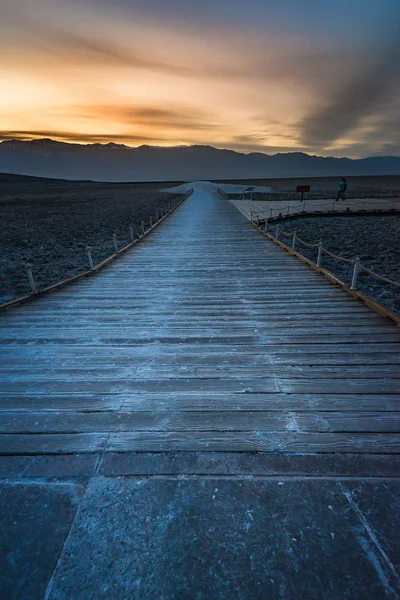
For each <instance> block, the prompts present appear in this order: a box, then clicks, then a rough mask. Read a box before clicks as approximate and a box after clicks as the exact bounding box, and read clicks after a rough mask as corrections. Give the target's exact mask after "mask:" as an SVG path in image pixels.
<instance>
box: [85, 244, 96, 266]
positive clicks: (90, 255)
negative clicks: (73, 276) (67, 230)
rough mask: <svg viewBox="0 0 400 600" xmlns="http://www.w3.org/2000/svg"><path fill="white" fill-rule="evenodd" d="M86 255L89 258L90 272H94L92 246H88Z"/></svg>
mask: <svg viewBox="0 0 400 600" xmlns="http://www.w3.org/2000/svg"><path fill="white" fill-rule="evenodd" d="M86 254H87V257H88V261H89V267H90V270H91V271H94V266H93V258H92V248H91V246H86Z"/></svg>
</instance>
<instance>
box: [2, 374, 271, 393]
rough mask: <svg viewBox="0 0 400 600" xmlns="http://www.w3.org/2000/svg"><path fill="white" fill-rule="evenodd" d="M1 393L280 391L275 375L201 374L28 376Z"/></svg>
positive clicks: (6, 384)
mask: <svg viewBox="0 0 400 600" xmlns="http://www.w3.org/2000/svg"><path fill="white" fill-rule="evenodd" d="M1 387H2V389H1V393H2V394H3V395H4V394H9V393H14V394H17V395H21V394H38V393H40V394H54V393H61V392H64V393H69V394H81V393H88V394H90V393H92V394H93V393H95V392H98V393H103V394H104V393H120V394H127V393H129V392H130V391H142V392H146V391H147V392H185V391H189V392H190V391H192V390H195V391H197V392H201V391H203V392H213V393H221V392H232V393H234V392H236V393H238V392H245V390H249V391H253V392H275V391H278V388H277V384H276V382H275V379H274V378H259V379H250V380H249V379H245V378H243V379H223V378H218V379H201V378H198V379H196V378H182V379H176V378H166V379H161V380H160V379H154V380H153V379H97V378H93V379H91V380H89V379H86V380H83V381H74V380H72V381H64V380H55V381H49V380H48V379H47V378H46V379H43V380H42V381H40V380H35V381H31V380H26V381H16V382H7V381H6V382H4V383H3V384H2V386H1Z"/></svg>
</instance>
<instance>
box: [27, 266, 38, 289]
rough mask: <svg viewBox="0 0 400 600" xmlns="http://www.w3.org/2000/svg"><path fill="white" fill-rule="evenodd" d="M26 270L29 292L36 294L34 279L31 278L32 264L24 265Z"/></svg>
mask: <svg viewBox="0 0 400 600" xmlns="http://www.w3.org/2000/svg"><path fill="white" fill-rule="evenodd" d="M26 272H27V274H28V279H29V283H30V286H31V294H37V289H36V284H35V280H34V279H33V273H32V265H30V264H27V265H26Z"/></svg>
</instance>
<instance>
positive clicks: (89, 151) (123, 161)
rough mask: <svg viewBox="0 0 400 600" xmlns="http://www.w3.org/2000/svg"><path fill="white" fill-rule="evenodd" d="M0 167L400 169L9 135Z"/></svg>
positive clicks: (250, 174) (276, 171) (64, 172)
mask: <svg viewBox="0 0 400 600" xmlns="http://www.w3.org/2000/svg"><path fill="white" fill-rule="evenodd" d="M0 172H3V173H21V174H23V175H31V176H32V175H33V176H37V177H53V178H57V179H75V180H95V181H172V180H194V179H207V180H208V179H233V178H234V179H238V178H264V177H265V178H267V177H318V176H328V175H335V176H341V175H398V174H400V157H396V156H379V157H373V158H363V159H359V160H352V159H350V158H332V157H328V158H325V157H322V156H310V155H308V154H304V153H303V152H289V153H287V154H274V155H268V154H262V153H256V152H254V153H251V154H241V153H239V152H234V151H233V150H218V149H216V148H213V147H212V146H176V147H172V148H164V147H157V146H140V147H139V148H130V147H129V146H124V145H121V144H113V143H110V144H88V145H80V144H67V143H63V142H55V141H53V140H50V139H41V140H33V141H28V142H23V141H19V140H7V141H4V142H1V143H0Z"/></svg>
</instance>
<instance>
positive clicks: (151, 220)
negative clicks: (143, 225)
mask: <svg viewBox="0 0 400 600" xmlns="http://www.w3.org/2000/svg"><path fill="white" fill-rule="evenodd" d="M151 227H153V217H150V228H151Z"/></svg>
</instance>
